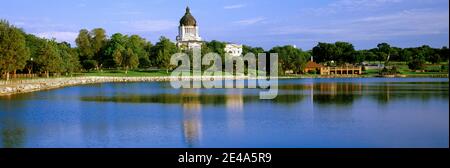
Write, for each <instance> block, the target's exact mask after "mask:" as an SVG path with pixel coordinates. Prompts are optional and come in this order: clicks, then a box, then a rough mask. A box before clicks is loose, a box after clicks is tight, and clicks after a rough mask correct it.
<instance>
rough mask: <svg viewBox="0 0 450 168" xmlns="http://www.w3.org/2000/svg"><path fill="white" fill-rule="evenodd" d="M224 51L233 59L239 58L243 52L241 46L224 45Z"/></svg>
mask: <svg viewBox="0 0 450 168" xmlns="http://www.w3.org/2000/svg"><path fill="white" fill-rule="evenodd" d="M224 50H225V52H226V53H228V54H230V55H231V56H233V57H239V56H241V55H242V52H243V48H242V45H240V44H226V45H225V49H224Z"/></svg>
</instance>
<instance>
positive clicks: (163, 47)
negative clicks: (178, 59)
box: [152, 36, 178, 73]
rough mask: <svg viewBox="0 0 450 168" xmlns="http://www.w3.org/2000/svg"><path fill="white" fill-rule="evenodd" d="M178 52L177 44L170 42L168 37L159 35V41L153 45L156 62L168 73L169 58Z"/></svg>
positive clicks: (169, 67)
mask: <svg viewBox="0 0 450 168" xmlns="http://www.w3.org/2000/svg"><path fill="white" fill-rule="evenodd" d="M176 52H178V48H177V46H176V45H175V44H174V43H172V42H171V41H170V40H169V39H168V38H166V37H164V36H163V37H161V38H160V39H159V42H158V43H156V44H155V46H154V47H153V52H152V53H154V54H155V55H156V62H157V63H158V65H159V67H160V68H165V69H166V73H169V70H170V69H171V67H172V66H171V65H170V58H171V56H172V55H173V54H175V53H176Z"/></svg>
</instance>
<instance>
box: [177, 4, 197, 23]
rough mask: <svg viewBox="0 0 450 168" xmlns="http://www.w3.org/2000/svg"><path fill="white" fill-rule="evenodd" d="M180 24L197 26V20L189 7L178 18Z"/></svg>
mask: <svg viewBox="0 0 450 168" xmlns="http://www.w3.org/2000/svg"><path fill="white" fill-rule="evenodd" d="M180 26H197V21H196V20H195V18H194V16H192V15H191V10H190V9H189V7H187V8H186V13H185V14H184V16H183V17H182V18H181V20H180Z"/></svg>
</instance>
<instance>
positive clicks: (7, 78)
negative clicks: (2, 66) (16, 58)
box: [6, 72, 9, 81]
mask: <svg viewBox="0 0 450 168" xmlns="http://www.w3.org/2000/svg"><path fill="white" fill-rule="evenodd" d="M6 81H9V72H6Z"/></svg>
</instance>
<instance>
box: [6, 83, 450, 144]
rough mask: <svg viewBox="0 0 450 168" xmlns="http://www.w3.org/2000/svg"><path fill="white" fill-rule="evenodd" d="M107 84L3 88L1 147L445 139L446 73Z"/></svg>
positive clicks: (422, 141)
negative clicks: (250, 82) (273, 86)
mask: <svg viewBox="0 0 450 168" xmlns="http://www.w3.org/2000/svg"><path fill="white" fill-rule="evenodd" d="M279 88H280V90H279V96H278V98H277V99H275V100H260V99H259V92H260V90H258V89H172V88H171V87H170V85H169V83H163V82H161V83H158V82H155V83H108V84H96V85H85V86H74V87H67V88H62V89H57V90H50V91H41V92H35V93H28V94H20V95H14V96H9V97H0V147H269V148H271V147H332V148H337V147H350V148H360V147H444V148H447V147H449V80H448V79H431V78H430V79H428V78H426V79H425V78H417V79H408V78H406V79H383V78H370V79H295V80H281V81H280V86H279Z"/></svg>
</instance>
